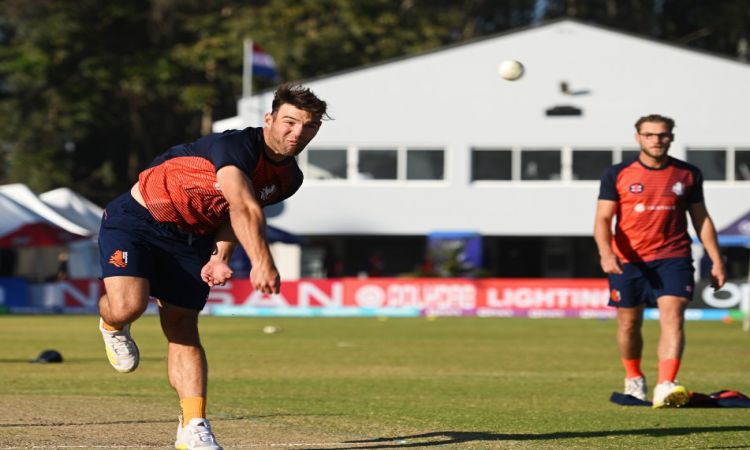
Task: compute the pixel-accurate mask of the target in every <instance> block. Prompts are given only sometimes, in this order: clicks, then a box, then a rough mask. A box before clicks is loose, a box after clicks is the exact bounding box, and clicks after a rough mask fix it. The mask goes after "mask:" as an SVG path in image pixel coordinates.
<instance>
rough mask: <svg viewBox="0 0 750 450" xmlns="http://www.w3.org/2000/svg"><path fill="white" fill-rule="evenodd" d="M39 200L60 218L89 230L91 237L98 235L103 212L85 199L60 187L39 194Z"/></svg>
mask: <svg viewBox="0 0 750 450" xmlns="http://www.w3.org/2000/svg"><path fill="white" fill-rule="evenodd" d="M39 198H40V199H41V200H42V201H43V202H44V203H46V204H47V206H49V207H51V208H52V209H54V210H55V211H57V212H58V213H59V214H60V215H61V216H63V217H65V218H67V219H69V220H70V221H71V222H74V223H75V224H77V225H79V226H82V227H84V228H86V229H87V230H89V231H90V232H91V234H92V235H97V234H99V224H100V223H101V220H102V212H103V211H104V210H103V209H102V208H100V207H99V206H97V205H95V204H94V203H92V202H91V201H90V200H89V199H87V198H86V197H84V196H82V195H80V194H78V193H77V192H75V191H73V190H71V189H69V188H66V187H62V188H58V189H54V190H51V191H47V192H45V193H43V194H40V195H39Z"/></svg>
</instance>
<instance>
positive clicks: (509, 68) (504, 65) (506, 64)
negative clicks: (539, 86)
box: [497, 59, 523, 81]
mask: <svg viewBox="0 0 750 450" xmlns="http://www.w3.org/2000/svg"><path fill="white" fill-rule="evenodd" d="M497 71H498V73H500V76H501V77H503V78H505V79H506V80H508V81H515V80H517V79H519V78H521V77H522V76H523V64H521V63H520V62H519V61H516V60H515V59H507V60H505V61H503V62H501V63H500V64H499V65H498V66H497Z"/></svg>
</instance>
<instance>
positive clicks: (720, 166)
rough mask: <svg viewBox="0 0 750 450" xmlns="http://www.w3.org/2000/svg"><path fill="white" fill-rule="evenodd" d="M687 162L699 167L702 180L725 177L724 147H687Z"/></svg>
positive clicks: (725, 155)
mask: <svg viewBox="0 0 750 450" xmlns="http://www.w3.org/2000/svg"><path fill="white" fill-rule="evenodd" d="M687 162H689V163H690V164H693V165H695V166H698V168H699V169H701V172H703V179H704V180H713V181H715V180H726V179H727V153H726V151H725V150H724V149H721V150H718V149H706V150H691V149H688V150H687Z"/></svg>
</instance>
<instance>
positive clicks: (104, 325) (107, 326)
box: [102, 319, 122, 331]
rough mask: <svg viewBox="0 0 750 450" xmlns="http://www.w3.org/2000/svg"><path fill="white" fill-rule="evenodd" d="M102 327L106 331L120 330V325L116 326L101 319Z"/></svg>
mask: <svg viewBox="0 0 750 450" xmlns="http://www.w3.org/2000/svg"><path fill="white" fill-rule="evenodd" d="M102 328H104V329H105V330H107V331H120V330H122V327H116V326H114V325H110V324H108V323H107V322H105V321H104V319H102Z"/></svg>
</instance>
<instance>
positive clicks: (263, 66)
mask: <svg viewBox="0 0 750 450" xmlns="http://www.w3.org/2000/svg"><path fill="white" fill-rule="evenodd" d="M243 56H244V60H243V66H242V70H243V77H242V96H243V97H246V96H250V95H251V94H252V90H253V77H254V76H256V77H261V78H267V79H269V80H272V81H278V80H279V79H280V78H281V77H280V76H279V72H278V71H277V70H276V62H274V60H273V57H272V56H271V55H269V54H268V53H266V52H265V51H263V49H262V48H261V47H260V45H258V44H256V43H255V42H253V41H251V40H249V39H247V40H245V42H244V52H243Z"/></svg>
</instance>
